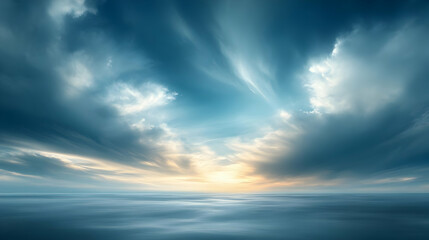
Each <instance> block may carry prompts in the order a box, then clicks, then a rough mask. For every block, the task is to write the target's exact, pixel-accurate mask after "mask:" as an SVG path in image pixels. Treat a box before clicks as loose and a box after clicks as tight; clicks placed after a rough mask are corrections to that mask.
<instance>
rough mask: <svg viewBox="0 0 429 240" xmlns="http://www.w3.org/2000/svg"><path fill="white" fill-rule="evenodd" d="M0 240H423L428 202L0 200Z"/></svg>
mask: <svg viewBox="0 0 429 240" xmlns="http://www.w3.org/2000/svg"><path fill="white" fill-rule="evenodd" d="M0 239H4V240H13V239H19V240H20V239H43V240H49V239H56V240H57V239H76V240H85V239H96V240H98V239H103V240H105V239H106V240H107V239H118V240H128V239H425V240H427V239H429V194H373V195H365V194H326V195H310V194H304V195H278V194H264V195H222V194H219V195H215V194H166V193H143V194H31V195H30V194H0Z"/></svg>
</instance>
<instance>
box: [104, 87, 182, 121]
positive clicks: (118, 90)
mask: <svg viewBox="0 0 429 240" xmlns="http://www.w3.org/2000/svg"><path fill="white" fill-rule="evenodd" d="M176 96H177V93H176V92H171V91H169V90H168V89H167V88H165V87H163V86H161V85H158V84H155V83H150V82H148V83H145V84H143V85H142V86H140V87H138V88H136V87H133V86H131V85H129V84H126V83H116V84H114V85H113V86H112V87H111V88H110V89H109V92H108V96H107V101H108V102H110V103H111V104H112V105H113V106H114V107H115V108H116V109H118V111H119V112H120V113H121V114H122V115H128V114H135V113H140V112H142V111H146V110H149V109H151V108H155V107H159V106H163V105H166V104H167V103H169V102H171V101H173V100H174V99H176Z"/></svg>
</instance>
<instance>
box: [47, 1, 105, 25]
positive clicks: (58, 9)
mask: <svg viewBox="0 0 429 240" xmlns="http://www.w3.org/2000/svg"><path fill="white" fill-rule="evenodd" d="M48 12H49V15H50V16H52V18H54V19H55V21H57V22H61V21H62V18H63V17H64V16H66V15H71V16H72V17H73V18H78V17H80V16H82V15H84V14H85V13H87V12H89V13H92V14H96V13H97V10H96V9H94V8H92V7H89V6H87V5H86V4H85V0H65V1H52V3H51V6H50V7H49V9H48Z"/></svg>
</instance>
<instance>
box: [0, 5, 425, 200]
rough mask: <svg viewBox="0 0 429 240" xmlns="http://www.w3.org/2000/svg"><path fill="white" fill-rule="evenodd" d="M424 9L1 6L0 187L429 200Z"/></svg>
mask: <svg viewBox="0 0 429 240" xmlns="http://www.w3.org/2000/svg"><path fill="white" fill-rule="evenodd" d="M428 38H429V2H427V1H417V0H410V1H404V0H402V1H362V0H359V1H352V0H346V1H331V0H328V1H291V0H290V1H274V0H267V1H239V0H236V1H222V0H220V1H205V0H202V1H201V0H199V1H193V0H188V1H162V0H160V1H127V0H124V1H110V0H105V1H92V0H91V1H89V0H87V1H85V0H63V1H42V0H41V1H37V3H36V2H34V1H12V0H4V1H0V191H1V192H69V191H70V192H73V191H100V192H109V191H198V192H260V191H283V192H319V191H321V192H428V191H429V94H428V90H429V79H428V76H429V68H428V67H429V44H428V43H427V39H428Z"/></svg>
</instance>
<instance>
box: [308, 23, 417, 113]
mask: <svg viewBox="0 0 429 240" xmlns="http://www.w3.org/2000/svg"><path fill="white" fill-rule="evenodd" d="M421 35H422V32H421V31H419V30H418V28H417V27H414V26H413V25H410V26H409V25H405V26H402V27H400V28H399V29H395V31H392V30H391V29H385V28H383V27H376V28H374V29H370V30H365V29H361V28H357V29H355V30H354V31H353V32H352V33H350V34H348V35H346V36H344V37H342V38H339V39H338V40H337V43H336V44H335V47H334V49H333V51H332V53H331V55H330V56H328V57H327V58H325V59H322V60H316V61H314V60H313V61H312V62H311V64H310V67H309V69H308V70H309V72H308V73H307V74H305V76H304V79H305V86H306V87H307V89H308V90H309V92H310V103H311V105H312V106H313V108H314V110H315V111H316V112H322V113H323V112H324V113H339V112H362V113H371V112H374V111H376V110H377V109H379V108H381V107H383V106H385V105H386V104H388V103H390V102H393V101H394V100H396V99H397V98H398V97H399V96H401V93H402V92H403V89H404V88H405V87H406V86H407V83H409V82H411V81H413V80H414V79H413V77H414V74H415V73H417V72H418V71H417V70H416V69H417V68H418V67H420V66H413V65H409V64H404V63H407V62H408V61H409V60H410V59H417V58H421V56H422V55H424V54H425V53H420V52H406V51H405V50H406V49H408V46H413V45H417V46H418V45H421V42H420V41H421V39H420V37H422V36H421ZM374 39H377V41H374ZM422 50H423V51H424V49H422ZM415 68H416V69H415Z"/></svg>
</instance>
